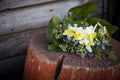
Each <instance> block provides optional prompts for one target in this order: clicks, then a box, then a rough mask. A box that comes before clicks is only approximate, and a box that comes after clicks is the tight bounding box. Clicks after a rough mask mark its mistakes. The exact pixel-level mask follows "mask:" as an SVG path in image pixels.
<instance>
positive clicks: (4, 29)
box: [0, 0, 83, 36]
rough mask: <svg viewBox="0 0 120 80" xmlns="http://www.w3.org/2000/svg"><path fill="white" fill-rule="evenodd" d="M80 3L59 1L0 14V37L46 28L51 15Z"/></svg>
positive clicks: (58, 13) (65, 10)
mask: <svg viewBox="0 0 120 80" xmlns="http://www.w3.org/2000/svg"><path fill="white" fill-rule="evenodd" d="M81 4H83V2H82V3H81V1H79V0H77V1H71V0H70V1H69V0H68V1H60V2H54V3H49V4H44V5H37V6H32V7H27V8H22V9H17V10H8V11H5V12H2V13H0V36H1V35H4V34H10V33H14V32H19V31H23V30H28V29H34V28H39V27H43V26H47V23H48V21H49V19H50V18H51V17H52V16H53V15H60V13H61V12H65V13H66V12H67V11H68V9H69V8H71V7H73V6H77V5H81Z"/></svg>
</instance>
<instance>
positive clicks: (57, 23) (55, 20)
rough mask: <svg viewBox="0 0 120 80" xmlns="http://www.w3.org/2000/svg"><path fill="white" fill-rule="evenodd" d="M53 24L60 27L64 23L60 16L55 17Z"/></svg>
mask: <svg viewBox="0 0 120 80" xmlns="http://www.w3.org/2000/svg"><path fill="white" fill-rule="evenodd" d="M52 22H53V25H54V26H55V25H59V24H60V23H61V22H62V20H61V19H60V17H58V16H53V18H52Z"/></svg>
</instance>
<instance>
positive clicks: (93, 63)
mask: <svg viewBox="0 0 120 80" xmlns="http://www.w3.org/2000/svg"><path fill="white" fill-rule="evenodd" d="M38 36H39V37H38ZM44 39H45V35H44V33H41V34H38V35H36V36H35V37H34V38H32V39H31V42H30V45H29V48H28V53H27V59H26V65H25V70H24V77H23V80H37V79H39V80H55V79H54V78H53V75H54V74H55V69H56V66H57V64H58V63H57V60H58V59H59V57H60V56H62V55H64V58H63V64H61V65H62V68H61V71H60V74H59V76H57V77H58V80H120V50H119V49H120V43H118V42H117V41H115V40H114V39H111V41H110V44H111V45H112V46H113V51H114V52H115V53H114V54H115V55H116V56H117V58H118V60H116V61H113V60H110V59H109V58H105V59H96V58H88V57H86V58H80V57H79V56H76V55H74V54H67V53H64V52H51V51H48V49H47V47H48V44H47V43H46V42H45V41H44ZM118 48H119V49H118ZM36 58H37V59H36ZM35 60H37V62H36V64H34V63H35ZM29 61H33V62H29ZM28 64H31V65H32V64H34V65H32V67H31V65H28ZM36 65H37V66H36ZM28 67H29V70H28ZM34 68H37V69H38V70H33V69H34ZM31 70H32V71H31ZM29 71H31V72H29ZM35 71H36V72H35ZM33 73H34V74H33ZM35 74H36V77H35V79H33V78H32V76H35ZM45 74H46V75H45ZM27 75H29V77H28V76H27ZM27 78H29V79H27Z"/></svg>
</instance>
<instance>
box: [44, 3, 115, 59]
mask: <svg viewBox="0 0 120 80" xmlns="http://www.w3.org/2000/svg"><path fill="white" fill-rule="evenodd" d="M95 7H96V5H95V3H93V2H87V3H85V4H84V5H82V6H77V7H73V8H71V9H70V10H69V11H68V13H67V14H65V15H63V14H62V15H61V17H59V16H53V17H52V18H51V19H50V21H49V25H48V28H47V31H46V41H47V43H49V46H48V50H50V51H63V52H66V53H69V54H76V55H77V56H80V57H82V58H84V57H90V58H92V57H95V58H106V57H108V58H111V59H112V60H116V59H117V58H116V56H115V55H114V53H113V51H112V47H111V45H110V44H109V39H110V36H111V35H112V34H113V33H114V32H115V31H116V30H117V27H116V26H114V25H112V24H110V23H108V22H107V21H105V20H103V19H100V18H95V17H90V16H89V14H90V13H92V12H93V11H94V10H95Z"/></svg>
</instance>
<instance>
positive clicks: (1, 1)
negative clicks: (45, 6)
mask: <svg viewBox="0 0 120 80" xmlns="http://www.w3.org/2000/svg"><path fill="white" fill-rule="evenodd" d="M53 1H57V0H0V11H2V10H6V9H14V8H20V7H26V6H31V5H36V4H42V3H48V2H53Z"/></svg>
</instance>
